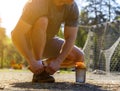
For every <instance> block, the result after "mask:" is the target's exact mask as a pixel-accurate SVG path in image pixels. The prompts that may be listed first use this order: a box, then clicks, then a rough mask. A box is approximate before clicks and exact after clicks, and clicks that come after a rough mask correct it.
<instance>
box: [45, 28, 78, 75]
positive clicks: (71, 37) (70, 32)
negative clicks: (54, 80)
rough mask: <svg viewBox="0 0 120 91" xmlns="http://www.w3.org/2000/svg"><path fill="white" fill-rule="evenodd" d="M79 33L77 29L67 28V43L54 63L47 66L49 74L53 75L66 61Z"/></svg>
mask: <svg viewBox="0 0 120 91" xmlns="http://www.w3.org/2000/svg"><path fill="white" fill-rule="evenodd" d="M77 31H78V28H77V27H65V30H64V36H65V42H64V44H63V46H62V48H61V52H60V54H59V56H58V57H57V58H56V59H54V60H53V61H51V63H50V64H49V65H48V66H47V68H46V71H47V72H48V73H49V74H51V75H52V74H54V73H55V72H56V71H57V70H59V68H60V65H61V63H62V62H63V61H64V60H65V58H66V57H67V56H68V54H69V53H70V51H71V50H72V48H73V46H74V42H75V39H76V36H77Z"/></svg>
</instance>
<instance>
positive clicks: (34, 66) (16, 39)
mask: <svg viewBox="0 0 120 91" xmlns="http://www.w3.org/2000/svg"><path fill="white" fill-rule="evenodd" d="M38 21H39V20H38ZM38 21H37V22H36V24H38V23H39V22H38ZM36 24H35V26H36ZM31 29H33V26H31V25H30V24H28V23H26V22H25V21H23V20H22V19H20V20H19V22H18V23H17V25H16V27H15V29H14V30H13V31H12V40H13V43H14V45H15V46H16V48H17V49H18V50H19V52H20V53H21V54H22V55H23V56H24V57H25V58H26V60H27V62H28V63H29V65H30V69H31V71H32V72H33V73H36V74H37V73H40V72H42V71H43V70H44V68H43V65H42V64H40V63H38V62H37V61H36V60H37V59H36V58H35V57H34V55H33V52H32V50H33V48H32V46H31V35H30V33H31Z"/></svg>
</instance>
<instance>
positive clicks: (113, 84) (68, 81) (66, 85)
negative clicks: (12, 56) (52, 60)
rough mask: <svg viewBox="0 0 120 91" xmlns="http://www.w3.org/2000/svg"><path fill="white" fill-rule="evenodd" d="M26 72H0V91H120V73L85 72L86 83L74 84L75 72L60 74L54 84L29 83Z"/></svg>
mask: <svg viewBox="0 0 120 91" xmlns="http://www.w3.org/2000/svg"><path fill="white" fill-rule="evenodd" d="M32 75H33V74H32V73H31V72H30V71H28V70H22V71H21V70H0V91H2V90H4V91H38V90H39V91H120V73H111V74H107V75H105V74H95V73H92V72H91V73H90V72H87V75H86V83H84V84H79V83H75V72H60V73H56V74H54V75H53V76H54V77H55V80H56V82H55V83H42V84H40V83H36V84H35V83H31V79H32Z"/></svg>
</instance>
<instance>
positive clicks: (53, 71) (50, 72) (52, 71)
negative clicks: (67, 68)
mask: <svg viewBox="0 0 120 91" xmlns="http://www.w3.org/2000/svg"><path fill="white" fill-rule="evenodd" d="M46 71H47V72H48V73H49V74H50V75H53V74H54V73H55V72H56V70H54V69H52V68H51V67H49V66H48V67H47V68H46Z"/></svg>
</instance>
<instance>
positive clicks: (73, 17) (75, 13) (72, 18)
mask: <svg viewBox="0 0 120 91" xmlns="http://www.w3.org/2000/svg"><path fill="white" fill-rule="evenodd" d="M66 15H67V16H66V19H65V26H71V27H77V26H78V23H79V9H78V6H77V4H76V3H74V4H72V5H71V6H70V7H69V9H68V10H67V11H66Z"/></svg>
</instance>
